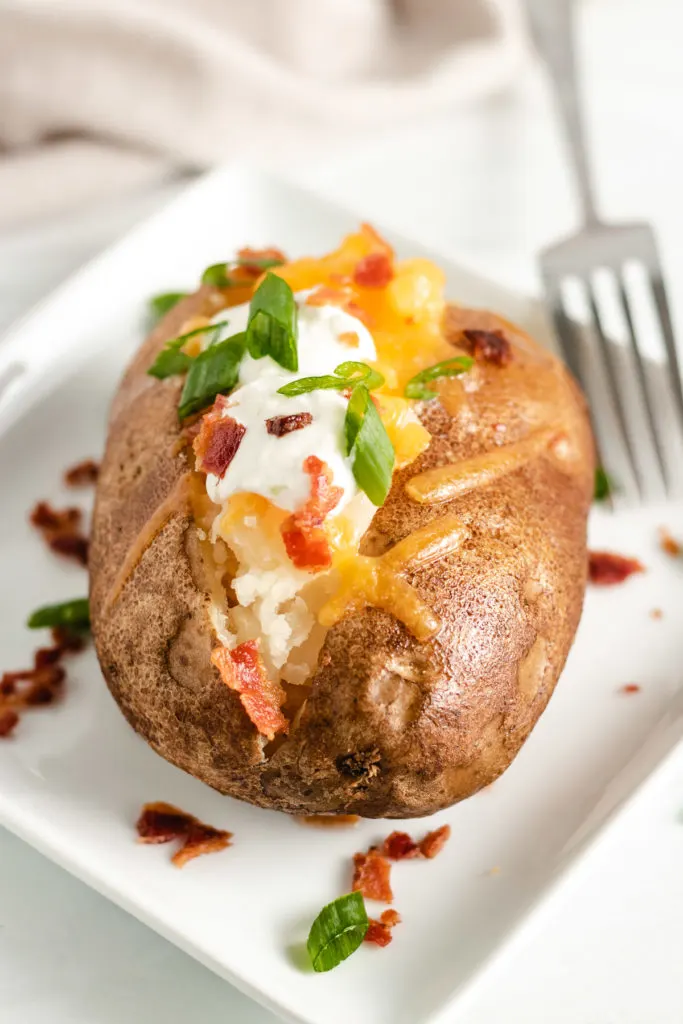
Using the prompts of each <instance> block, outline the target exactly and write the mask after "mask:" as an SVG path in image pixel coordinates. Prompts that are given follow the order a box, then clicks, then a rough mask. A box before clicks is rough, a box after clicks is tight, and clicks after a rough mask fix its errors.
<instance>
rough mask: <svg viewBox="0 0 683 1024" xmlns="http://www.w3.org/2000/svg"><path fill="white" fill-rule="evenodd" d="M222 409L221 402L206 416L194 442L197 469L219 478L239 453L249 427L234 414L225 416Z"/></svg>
mask: <svg viewBox="0 0 683 1024" xmlns="http://www.w3.org/2000/svg"><path fill="white" fill-rule="evenodd" d="M222 409H223V405H222V403H219V404H218V405H214V407H213V409H212V410H211V412H208V413H207V414H206V416H204V418H203V419H202V425H201V428H200V430H199V433H198V434H197V436H196V437H195V439H194V442H193V444H192V447H193V448H194V453H195V455H196V457H197V469H199V470H201V471H202V472H203V473H214V474H215V475H216V476H217V477H219V478H220V477H222V476H223V475H224V473H225V472H226V470H227V469H228V466H229V465H230V463H231V462H232V460H233V459H234V458H235V456H236V455H237V450H238V448H239V446H240V445H241V443H242V438H243V437H244V435H245V434H246V432H247V428H246V427H245V426H243V425H242V424H241V423H238V422H237V420H234V419H233V418H232V416H224V415H223V413H222Z"/></svg>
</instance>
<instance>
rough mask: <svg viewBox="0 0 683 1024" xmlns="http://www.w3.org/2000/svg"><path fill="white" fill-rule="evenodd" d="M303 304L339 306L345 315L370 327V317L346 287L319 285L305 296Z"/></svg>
mask: <svg viewBox="0 0 683 1024" xmlns="http://www.w3.org/2000/svg"><path fill="white" fill-rule="evenodd" d="M305 304H306V305H307V306H339V308H340V309H343V310H344V312H345V313H348V314H349V315H350V316H355V317H356V319H357V320H360V322H361V323H363V324H365V326H366V327H371V326H372V316H371V315H370V313H368V311H367V310H365V309H363V307H362V306H359V305H358V303H357V302H356V301H355V300H354V298H353V294H352V292H351V289H350V288H349V287H347V286H343V287H340V288H332V287H330V286H329V285H321V286H320V287H319V288H316V290H315V291H314V292H311V294H310V295H309V296H307V298H306V303H305Z"/></svg>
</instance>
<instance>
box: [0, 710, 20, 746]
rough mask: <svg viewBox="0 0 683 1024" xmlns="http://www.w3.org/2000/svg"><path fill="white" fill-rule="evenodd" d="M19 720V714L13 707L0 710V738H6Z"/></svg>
mask: <svg viewBox="0 0 683 1024" xmlns="http://www.w3.org/2000/svg"><path fill="white" fill-rule="evenodd" d="M18 721H19V715H18V714H17V713H16V711H15V710H14V709H13V708H7V709H6V710H5V711H0V738H2V739H5V738H6V737H7V736H9V735H10V734H11V733H12V732H13V731H14V728H15V726H16V725H17V723H18Z"/></svg>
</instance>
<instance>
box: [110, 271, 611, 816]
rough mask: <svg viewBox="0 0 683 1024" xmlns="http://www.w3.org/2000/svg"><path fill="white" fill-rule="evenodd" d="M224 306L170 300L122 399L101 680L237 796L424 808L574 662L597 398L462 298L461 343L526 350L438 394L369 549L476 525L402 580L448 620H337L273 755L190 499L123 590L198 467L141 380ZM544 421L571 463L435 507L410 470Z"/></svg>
mask: <svg viewBox="0 0 683 1024" xmlns="http://www.w3.org/2000/svg"><path fill="white" fill-rule="evenodd" d="M222 305H223V302H222V301H221V296H220V294H219V293H217V292H215V291H214V290H212V289H209V288H206V287H204V288H202V289H201V290H200V291H199V292H198V293H196V294H195V295H193V296H190V297H189V298H187V299H185V300H183V301H182V302H181V303H180V304H179V305H178V306H177V307H175V308H174V309H173V310H172V311H171V312H170V313H169V314H168V315H167V317H166V318H165V319H164V320H163V321H162V323H161V324H159V326H158V327H157V328H156V330H155V331H154V332H153V333H152V335H151V336H150V337H149V338H148V339H147V341H146V342H145V344H144V345H143V346H142V348H141V349H140V351H139V352H138V354H137V356H136V358H135V359H134V361H133V363H132V364H131V366H130V367H129V369H128V371H127V373H126V375H125V377H124V380H123V382H122V384H121V387H120V389H119V391H118V393H117V396H116V398H115V400H114V404H113V407H112V410H111V416H110V425H109V437H108V442H107V448H106V453H105V457H104V462H103V465H102V470H101V474H100V479H99V484H98V490H97V501H96V507H95V514H94V524H93V537H92V544H91V554H90V600H91V614H92V623H93V632H94V636H95V643H96V647H97V652H98V656H99V659H100V663H101V666H102V670H103V672H104V676H105V679H106V680H107V684H108V686H109V688H110V690H111V692H112V694H113V695H114V698H115V699H116V701H117V702H118V704H119V705H120V707H121V709H122V711H123V713H124V714H125V716H126V718H127V719H128V721H129V722H130V724H131V725H132V726H133V728H134V729H136V730H137V732H139V733H140V734H141V735H142V736H143V737H144V738H145V739H146V740H147V741H148V742H149V743H150V744H151V746H152V747H153V748H154V749H155V750H156V751H157V752H158V753H159V754H161V755H162V756H163V757H165V758H166V759H167V760H169V761H171V762H172V763H173V764H175V765H177V766H179V767H180V768H182V769H184V770H185V771H187V772H190V773H191V774H192V775H195V776H196V777H197V778H199V779H201V780H203V781H204V782H206V783H207V784H208V785H210V786H213V787H214V788H215V789H217V790H220V792H222V793H226V794H230V795H231V796H235V797H239V798H240V799H243V800H248V801H250V802H251V803H254V804H258V805H260V806H262V807H269V808H275V809H278V810H282V811H286V812H288V813H291V814H318V813H320V814H323V813H324V814H335V813H340V814H341V813H343V814H360V815H363V816H365V817H378V818H379V817H388V818H402V817H413V816H419V815H425V814H431V813H433V812H435V811H438V810H440V809H441V808H444V807H447V806H448V805H450V804H452V803H455V802H456V801H458V800H462V799H463V798H465V797H467V796H470V795H471V794H472V793H475V792H476V791H477V790H478V789H480V788H481V787H483V786H486V785H488V784H489V783H490V782H492V781H493V780H494V779H495V778H497V776H498V775H500V774H501V772H503V771H504V770H505V769H506V768H507V767H508V765H509V764H510V762H511V761H512V760H513V758H514V757H515V755H516V754H517V752H518V750H519V749H520V747H521V746H522V744H523V742H524V740H525V739H526V737H527V736H528V734H529V732H530V731H531V729H532V728H533V726H534V724H535V723H536V721H537V719H538V717H539V716H540V714H541V712H542V711H543V709H544V708H545V706H546V704H547V702H548V699H549V698H550V696H551V694H552V692H553V689H554V687H555V684H556V682H557V679H558V676H559V675H560V672H561V671H562V667H563V665H564V662H565V659H566V656H567V653H568V651H569V648H570V646H571V643H572V640H573V638H574V633H575V631H576V627H577V625H578V621H579V617H580V614H581V606H582V601H583V593H584V588H585V578H586V518H587V513H588V509H589V505H590V501H591V497H592V490H593V475H594V455H593V443H592V439H591V434H590V428H589V425H588V419H587V415H586V409H585V404H584V401H583V399H582V397H581V395H580V394H579V391H578V388H577V387H576V386H575V384H574V382H573V380H571V378H570V377H569V375H568V374H567V372H566V370H565V369H564V367H562V365H561V364H560V363H559V362H558V361H557V360H556V359H555V358H554V357H552V356H551V355H549V354H548V353H547V352H546V351H544V350H542V349H540V348H539V347H538V346H536V345H535V344H534V343H533V342H532V341H531V340H530V339H529V338H528V337H526V336H525V335H524V334H523V333H522V332H520V331H519V330H518V329H517V328H515V327H513V326H512V325H511V324H507V323H505V322H504V321H501V320H500V319H498V318H497V317H494V316H493V315H492V314H490V313H485V312H481V311H476V310H465V309H461V308H456V307H450V308H449V311H448V314H447V317H446V322H445V329H446V332H447V334H448V336H449V337H453V339H454V340H455V339H456V337H457V336H458V332H459V331H460V330H461V329H462V328H463V327H472V328H480V329H494V328H496V327H499V328H501V329H502V330H503V331H504V333H505V335H506V337H507V338H508V339H509V340H510V341H511V342H512V343H513V350H514V359H513V361H512V363H511V364H510V365H509V366H508V367H506V368H500V367H497V366H492V365H488V364H487V365H484V364H477V366H476V368H475V370H473V371H472V373H471V374H470V375H468V376H469V377H471V378H472V385H471V390H468V391H467V392H466V393H463V391H462V388H461V385H460V383H459V382H458V384H457V388H456V387H455V386H454V389H453V392H452V398H449V397H445V398H444V404H442V402H440V401H434V402H431V403H428V404H425V405H424V406H422V412H421V414H420V415H421V417H422V419H423V422H424V423H425V425H426V426H427V427H428V429H429V430H430V431H431V433H432V434H433V440H432V443H431V445H430V447H429V449H428V450H427V452H425V453H424V454H423V455H422V456H421V457H420V459H419V460H418V462H417V463H416V464H415V465H414V466H412V467H410V468H409V469H407V470H403V471H401V472H399V473H398V474H396V477H395V480H394V485H393V487H392V490H391V494H390V496H389V498H388V500H387V502H386V504H385V505H384V507H383V508H381V509H380V510H378V512H377V514H376V515H375V518H374V520H373V522H372V524H371V526H370V529H369V530H368V532H367V534H366V535H365V537H364V539H363V544H362V547H361V551H362V553H364V554H379V553H381V552H383V551H384V550H386V549H387V548H389V547H391V546H392V545H393V544H394V543H396V542H397V541H398V540H400V539H401V538H403V537H405V536H406V535H407V534H408V533H410V532H412V531H413V530H415V529H416V528H418V527H419V526H421V525H423V524H424V523H426V522H428V521H430V520H431V519H433V518H434V517H435V516H437V515H439V516H440V515H443V514H446V513H449V514H456V515H458V516H459V517H460V518H461V519H462V520H463V521H464V522H465V524H466V525H467V526H468V527H469V530H470V539H469V540H468V541H467V542H466V544H465V547H464V549H463V550H461V551H460V552H458V553H457V554H454V555H451V556H448V557H447V558H445V559H443V560H441V561H440V562H438V563H437V564H435V565H433V566H431V567H428V568H426V569H422V570H420V571H418V572H416V573H414V574H413V575H412V576H410V577H409V580H410V582H411V583H412V584H413V585H414V586H415V587H416V589H417V591H418V592H419V594H420V595H421V596H422V597H423V599H424V600H425V601H427V603H428V604H429V605H430V606H431V607H433V608H434V609H435V610H436V611H437V612H438V613H439V615H440V616H441V619H442V621H443V627H442V629H441V631H440V632H439V633H438V634H437V636H435V637H434V638H432V639H431V640H429V641H427V642H426V643H419V642H418V641H417V640H415V638H414V637H413V636H412V635H410V633H408V631H407V630H406V629H405V627H404V626H403V625H402V624H401V623H399V622H398V621H397V620H396V619H394V618H393V617H392V616H391V615H389V614H387V613H385V612H383V611H380V610H377V609H374V608H368V609H366V610H365V611H364V612H363V613H362V614H355V615H350V616H348V617H347V618H345V619H343V620H342V621H341V622H340V623H338V625H336V626H334V627H333V628H332V629H331V630H330V631H329V633H328V635H327V638H326V640H325V644H324V647H323V650H322V652H321V656H320V660H319V666H318V669H317V671H316V674H315V677H314V678H313V680H312V692H311V695H310V697H309V699H308V701H307V703H306V705H305V708H304V710H303V714H302V715H301V717H300V719H299V720H298V721H297V722H296V724H295V725H294V726H293V727H292V729H291V731H290V734H289V736H288V738H287V739H286V740H285V741H284V742H283V743H282V744H281V745H280V746H279V747H278V748H277V749H276V750H275V752H274V753H273V754H272V756H271V757H270V758H268V759H264V757H263V754H262V749H261V743H260V740H259V737H258V736H257V733H256V731H255V729H254V727H253V726H252V724H251V722H250V720H249V718H248V717H247V715H246V713H245V711H244V710H243V708H242V705H241V703H240V700H239V697H238V695H237V694H236V693H234V692H233V691H231V690H230V689H228V687H227V686H225V684H224V683H223V682H221V680H220V677H219V675H218V673H217V671H216V670H215V669H214V668H213V667H212V665H211V664H210V660H209V655H210V651H211V648H212V647H213V646H214V645H215V643H216V641H215V639H214V638H213V635H212V630H211V627H210V624H209V621H208V618H207V608H208V605H209V598H208V594H207V585H206V581H205V579H204V569H203V563H202V559H201V555H200V551H199V542H198V540H197V536H196V530H195V529H194V528H193V520H192V516H191V512H190V509H189V506H186V505H183V506H182V507H181V508H179V510H178V512H177V513H176V514H174V515H173V516H172V517H171V518H170V519H169V520H168V522H167V523H166V525H165V526H164V527H163V528H162V529H161V530H160V531H159V532H158V533H157V534H156V536H155V537H154V539H153V541H152V542H151V543H150V544H149V546H148V547H147V548H146V550H145V551H144V553H143V554H142V557H141V558H140V559H139V561H138V563H137V565H136V567H135V569H134V571H133V572H132V574H131V575H130V577H129V578H128V580H127V582H126V583H125V585H124V586H123V588H122V589H121V591H120V593H119V594H118V595H117V596H116V597H115V598H114V599H113V600H112V592H113V587H114V582H115V580H116V578H117V575H118V574H119V571H120V567H121V565H122V564H123V563H124V560H125V559H126V556H127V554H128V552H129V551H130V550H131V548H133V547H134V546H135V544H136V539H137V538H138V537H139V535H140V534H141V532H142V531H144V530H145V525H146V524H147V523H148V521H149V520H150V517H151V516H152V515H153V514H154V512H155V510H156V509H157V508H158V506H159V505H160V504H161V503H162V502H163V501H164V500H165V499H166V498H167V496H168V495H169V493H170V492H171V491H172V490H173V488H174V486H175V485H176V483H177V481H178V480H179V479H180V478H181V477H182V476H183V475H184V474H186V473H187V472H188V463H187V457H186V455H185V454H184V453H183V452H182V451H180V452H179V451H178V449H179V446H178V444H177V442H178V435H179V427H178V420H177V412H176V410H177V404H178V397H179V392H180V389H181V383H182V382H181V381H179V380H178V379H168V380H165V381H157V380H155V379H154V378H152V377H149V376H148V375H147V374H146V371H147V369H148V367H149V366H150V365H151V363H152V362H153V360H154V358H155V356H156V354H157V352H158V351H159V350H160V349H161V347H162V346H163V344H164V342H165V341H166V340H167V339H168V338H171V337H174V336H175V335H177V334H178V332H179V330H180V327H181V325H182V324H183V322H184V321H185V320H187V318H188V317H189V316H192V315H195V314H209V315H211V314H213V313H214V312H215V311H216V309H217V308H221V306H222ZM463 394H465V397H464V400H463V397H462V396H463ZM457 395H460V399H459V400H457V399H456V396H457ZM444 405H446V406H447V407H448V409H445V408H444ZM548 424H557V425H558V426H559V427H560V428H561V429H562V431H563V432H564V434H565V436H566V438H567V439H568V444H569V455H568V457H567V458H565V459H564V460H563V459H557V458H551V457H549V456H546V455H542V456H537V457H535V458H533V459H532V460H531V461H530V462H529V463H527V464H526V465H525V466H523V467H522V468H520V469H518V470H516V471H515V472H513V473H510V474H509V475H507V476H505V477H502V478H501V479H499V480H498V481H496V482H495V483H493V484H490V485H489V486H487V487H485V488H481V489H478V490H475V491H472V492H470V493H469V494H466V495H463V496H461V497H460V498H458V499H456V500H455V501H452V502H450V503H448V504H446V505H440V506H432V507H428V506H420V505H418V504H416V503H415V502H413V501H411V500H410V499H409V498H408V496H407V495H406V494H405V491H404V484H405V482H406V480H407V479H409V477H410V476H412V475H413V474H414V473H415V471H416V470H419V469H426V468H429V467H431V466H435V465H441V464H444V463H450V462H454V461H459V460H462V459H466V458H468V457H470V456H473V455H478V454H481V453H482V452H486V451H489V450H491V449H493V448H496V447H498V446H499V445H500V444H501V443H505V444H508V443H511V442H514V441H517V440H520V439H522V438H524V437H525V436H526V435H527V434H528V433H529V432H530V431H531V430H533V429H535V428H537V427H540V426H542V425H548Z"/></svg>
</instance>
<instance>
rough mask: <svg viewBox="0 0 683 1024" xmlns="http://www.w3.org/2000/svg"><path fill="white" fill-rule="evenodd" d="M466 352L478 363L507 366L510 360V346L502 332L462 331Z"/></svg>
mask: <svg viewBox="0 0 683 1024" xmlns="http://www.w3.org/2000/svg"><path fill="white" fill-rule="evenodd" d="M462 333H463V335H464V337H465V341H467V342H468V345H467V346H466V347H467V348H468V351H469V352H470V354H471V355H473V356H474V358H475V359H476V360H477V362H478V363H490V364H491V365H492V366H507V365H508V364H509V363H510V361H511V360H512V346H511V345H510V342H509V341H508V340H507V338H506V337H505V336H504V335H503V332H502V331H476V330H470V329H467V330H464V331H463V332H462Z"/></svg>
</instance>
